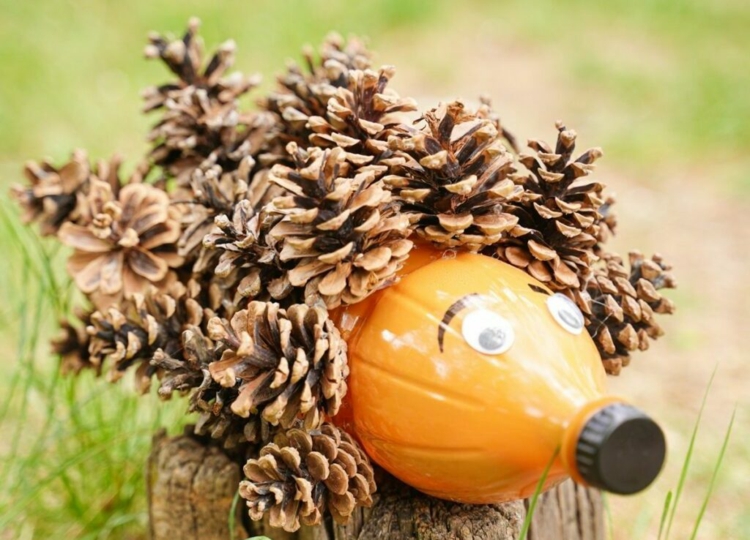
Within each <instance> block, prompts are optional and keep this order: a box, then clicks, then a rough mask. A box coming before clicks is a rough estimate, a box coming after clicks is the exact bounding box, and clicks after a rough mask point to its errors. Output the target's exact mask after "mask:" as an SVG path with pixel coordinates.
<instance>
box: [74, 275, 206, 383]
mask: <svg viewBox="0 0 750 540" xmlns="http://www.w3.org/2000/svg"><path fill="white" fill-rule="evenodd" d="M193 294H195V293H194V292H192V293H191V292H190V291H189V289H188V288H187V287H185V286H184V285H182V284H181V283H179V282H175V283H172V284H171V285H170V286H169V287H168V289H167V290H165V291H160V290H158V289H156V288H155V287H151V288H149V289H148V290H147V291H146V292H145V294H140V293H136V294H134V295H133V297H132V299H130V300H128V301H126V302H125V303H124V304H123V305H122V306H121V307H119V308H118V307H114V306H112V307H110V308H109V309H107V310H106V311H97V312H94V313H93V314H92V315H91V325H90V326H89V327H88V328H87V332H88V334H89V336H90V338H89V339H90V341H89V353H90V355H91V361H92V362H93V363H94V365H96V366H99V367H100V366H101V365H102V364H103V362H104V361H105V360H106V359H111V360H112V365H111V367H110V370H109V379H110V380H111V381H113V382H114V381H116V380H118V379H120V378H121V377H122V375H123V374H124V373H125V371H126V370H127V369H129V368H130V367H131V366H133V365H137V366H138V372H137V380H138V384H139V387H140V389H141V390H142V391H144V392H145V391H147V390H148V389H149V387H150V385H151V377H152V376H153V375H155V374H156V375H159V373H158V369H157V368H159V367H165V366H164V365H159V363H158V361H157V362H156V363H155V364H152V363H151V360H152V359H153V358H154V356H155V355H156V353H157V352H158V353H159V356H158V358H159V359H161V358H163V357H165V356H166V357H172V358H178V359H181V358H182V350H183V343H182V333H183V330H184V329H185V328H187V327H193V326H197V325H200V323H201V322H202V321H203V320H204V310H203V308H202V307H201V305H200V304H199V303H198V302H197V301H196V300H195V299H194V298H193V297H192V295H193ZM192 377H193V380H196V378H197V380H198V381H200V380H201V379H202V375H201V373H200V370H199V369H198V371H197V373H194V374H193V375H192ZM182 389H183V390H184V388H182ZM161 393H162V395H164V392H161Z"/></svg>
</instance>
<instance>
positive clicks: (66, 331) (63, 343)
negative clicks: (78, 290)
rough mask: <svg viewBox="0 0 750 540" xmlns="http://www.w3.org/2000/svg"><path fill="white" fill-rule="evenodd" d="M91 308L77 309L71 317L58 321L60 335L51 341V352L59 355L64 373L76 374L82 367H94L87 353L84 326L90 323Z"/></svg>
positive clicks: (87, 337)
mask: <svg viewBox="0 0 750 540" xmlns="http://www.w3.org/2000/svg"><path fill="white" fill-rule="evenodd" d="M91 314H92V312H91V310H87V309H77V310H76V311H75V313H74V315H73V317H72V318H71V319H65V320H62V321H60V330H61V332H60V335H59V336H58V337H57V338H55V339H53V340H52V342H51V346H52V347H51V348H52V352H53V353H54V354H56V355H58V356H59V357H60V369H61V371H62V372H63V373H64V374H67V373H73V374H78V373H80V372H81V371H83V370H84V369H92V368H93V369H96V370H97V374H98V368H99V367H100V365H95V364H94V362H92V361H91V355H90V354H89V335H88V333H87V332H86V327H87V326H89V325H90V324H91Z"/></svg>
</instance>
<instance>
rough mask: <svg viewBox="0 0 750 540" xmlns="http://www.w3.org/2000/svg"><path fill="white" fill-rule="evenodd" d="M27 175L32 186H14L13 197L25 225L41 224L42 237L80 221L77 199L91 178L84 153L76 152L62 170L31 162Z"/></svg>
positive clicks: (49, 164) (45, 163) (25, 173)
mask: <svg viewBox="0 0 750 540" xmlns="http://www.w3.org/2000/svg"><path fill="white" fill-rule="evenodd" d="M23 172H24V175H25V176H26V180H27V181H28V182H29V185H26V186H23V185H14V186H13V187H12V188H11V194H12V195H13V196H14V198H15V199H16V200H17V201H18V204H19V205H20V206H21V209H22V210H23V215H22V219H23V221H24V223H26V224H29V223H32V222H35V221H38V222H39V232H40V234H41V235H42V236H49V235H52V234H56V233H57V231H58V229H59V228H60V226H61V225H62V224H63V223H64V222H66V221H71V220H75V219H76V217H77V216H76V208H77V200H78V197H80V196H81V194H82V192H83V191H84V190H85V188H86V183H87V181H88V178H89V164H88V159H87V157H86V153H85V152H84V151H82V150H78V151H76V152H73V155H72V156H71V158H70V161H68V162H67V163H66V164H65V165H63V166H62V167H59V168H57V167H55V166H54V165H52V164H51V163H49V162H47V161H43V162H41V163H35V162H33V161H30V162H28V163H27V164H26V166H25V167H24V171H23Z"/></svg>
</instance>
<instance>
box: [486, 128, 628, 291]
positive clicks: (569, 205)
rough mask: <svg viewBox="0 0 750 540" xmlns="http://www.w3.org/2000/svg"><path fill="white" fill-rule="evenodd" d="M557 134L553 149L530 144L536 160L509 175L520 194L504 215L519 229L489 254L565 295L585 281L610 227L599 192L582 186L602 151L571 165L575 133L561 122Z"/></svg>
mask: <svg viewBox="0 0 750 540" xmlns="http://www.w3.org/2000/svg"><path fill="white" fill-rule="evenodd" d="M557 130H558V135H557V143H556V145H555V147H554V148H552V147H551V146H549V145H548V144H547V143H545V142H544V141H539V140H531V141H529V147H530V148H531V149H532V150H534V151H535V154H534V155H532V154H522V155H521V156H520V157H519V160H520V162H521V163H522V164H523V165H524V166H525V167H526V169H527V171H528V172H519V173H517V174H514V175H512V178H513V181H514V182H516V184H518V185H519V186H521V187H522V188H523V193H522V194H521V197H520V198H519V199H518V200H517V201H515V202H514V204H512V205H510V206H509V207H508V210H507V211H508V212H509V213H510V214H512V215H513V216H514V218H515V219H517V223H516V225H515V226H514V227H513V228H512V229H511V230H510V231H509V234H508V235H505V236H504V237H503V238H501V239H499V241H498V242H496V245H495V246H493V247H492V248H491V249H490V250H487V252H488V253H489V254H493V255H495V256H497V257H498V258H500V259H501V260H503V261H505V262H508V263H510V264H512V265H514V266H517V267H519V268H523V269H524V270H526V271H527V272H528V273H529V274H531V275H532V276H533V277H535V278H536V279H538V280H539V281H541V282H542V283H545V284H546V285H548V286H549V287H550V288H552V289H553V290H558V291H564V290H567V289H577V288H579V287H580V286H581V285H582V282H583V281H585V279H586V277H587V276H588V274H589V271H590V270H589V268H590V267H591V264H592V263H593V262H594V261H596V258H597V257H596V253H595V252H596V251H597V249H596V247H597V244H598V242H599V241H600V240H601V239H603V238H604V237H605V234H606V232H608V230H609V227H610V226H613V224H614V221H613V218H609V221H606V220H604V216H603V215H602V214H601V213H600V210H601V209H602V207H603V205H604V204H605V201H604V199H603V198H602V190H603V186H602V185H601V184H599V183H593V182H585V181H582V180H581V179H583V178H584V177H585V176H587V175H588V174H590V173H591V171H592V170H593V168H594V162H595V161H596V160H597V159H599V158H600V157H601V155H602V151H601V149H599V148H592V149H590V150H587V151H586V152H584V153H583V154H582V155H580V156H579V157H577V158H575V159H573V157H572V156H573V152H574V151H575V141H576V133H575V131H573V130H570V129H567V128H566V127H565V126H564V125H563V124H562V123H560V122H558V123H557ZM607 208H608V207H607ZM603 222H604V223H603Z"/></svg>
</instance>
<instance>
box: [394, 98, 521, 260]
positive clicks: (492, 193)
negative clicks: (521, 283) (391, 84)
mask: <svg viewBox="0 0 750 540" xmlns="http://www.w3.org/2000/svg"><path fill="white" fill-rule="evenodd" d="M424 121H425V124H426V125H425V127H424V128H423V129H421V130H419V131H416V132H414V131H413V130H412V132H411V133H407V134H402V135H400V136H394V137H391V139H390V146H391V147H392V148H393V149H394V150H396V151H397V155H399V156H402V157H404V158H406V161H405V163H403V164H395V166H394V167H392V169H393V172H394V173H395V174H391V175H389V176H386V177H385V178H384V181H385V183H386V184H387V185H389V186H391V187H392V189H393V191H394V193H395V194H396V195H397V197H398V198H399V199H400V200H402V201H403V202H404V211H405V212H408V213H410V214H413V215H414V216H415V217H416V219H418V221H417V224H418V226H417V234H419V236H421V237H422V238H424V239H426V240H428V241H430V242H432V243H433V244H436V245H437V246H439V247H442V248H453V247H459V246H460V247H464V248H466V249H469V250H472V251H477V250H479V249H481V248H482V247H484V246H487V245H490V244H494V243H497V242H498V241H499V240H500V238H502V237H503V236H504V235H505V234H507V232H508V231H510V230H511V229H513V228H514V226H516V223H517V222H518V218H517V217H515V216H513V215H511V214H509V213H507V212H506V210H505V207H506V204H507V202H508V201H510V200H512V199H513V198H514V197H516V196H517V195H518V194H519V193H520V191H521V189H520V188H519V187H517V186H515V184H514V183H513V181H512V180H510V179H509V178H508V176H509V175H510V174H511V173H513V172H514V170H515V169H514V166H513V157H512V155H511V154H510V153H509V152H508V151H507V150H506V149H505V146H504V145H503V143H502V140H501V136H500V134H499V133H498V131H497V128H496V126H495V124H494V123H493V121H491V120H489V119H486V118H482V117H480V116H478V115H477V114H475V113H473V112H471V111H468V110H466V108H465V106H464V104H463V103H461V102H459V101H456V102H453V103H449V104H448V105H441V106H440V107H438V108H437V109H432V110H431V111H429V112H427V113H425V115H424Z"/></svg>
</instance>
